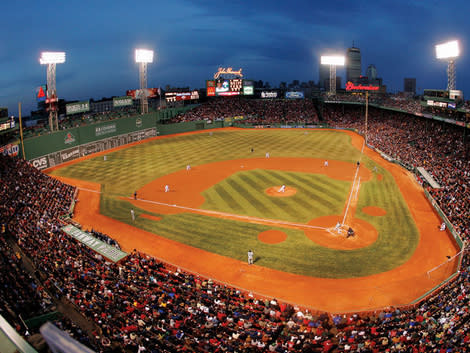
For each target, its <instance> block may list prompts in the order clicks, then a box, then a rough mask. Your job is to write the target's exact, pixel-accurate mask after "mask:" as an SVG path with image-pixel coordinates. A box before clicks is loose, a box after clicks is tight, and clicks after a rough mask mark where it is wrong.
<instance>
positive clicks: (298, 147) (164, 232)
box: [52, 129, 419, 278]
mask: <svg viewBox="0 0 470 353" xmlns="http://www.w3.org/2000/svg"><path fill="white" fill-rule="evenodd" d="M251 148H253V149H254V152H253V153H251V152H250V149H251ZM266 152H270V154H271V156H272V157H311V158H322V159H328V160H342V161H347V162H352V163H354V162H355V161H357V160H358V159H359V157H360V152H359V151H358V150H357V149H355V148H353V147H352V146H351V143H350V137H349V136H348V135H347V134H345V133H342V132H340V131H308V133H305V131H304V130H287V129H286V130H265V131H262V132H259V131H252V130H248V131H247V130H243V131H227V130H222V131H214V132H213V133H212V134H209V133H207V132H203V133H200V134H194V135H182V136H175V137H172V138H168V139H157V140H154V141H151V142H148V143H145V144H140V145H137V146H133V147H131V148H127V149H124V150H120V151H116V152H113V153H110V154H108V158H107V161H106V162H105V161H103V157H96V158H93V159H90V160H87V161H83V162H80V163H77V164H73V165H70V166H67V167H64V168H60V169H57V170H56V171H54V172H53V173H52V174H56V175H62V176H67V177H72V178H77V179H83V180H89V181H93V182H97V183H100V184H101V185H102V192H103V194H102V196H101V213H102V214H104V215H106V216H109V217H112V218H115V219H116V220H119V221H121V222H124V223H128V224H133V225H135V226H136V227H140V228H142V229H145V230H147V231H150V232H153V233H156V234H159V235H161V236H164V237H167V238H170V239H173V240H176V241H179V242H182V243H186V244H189V245H191V246H194V247H197V248H201V249H204V250H207V251H211V252H214V253H217V254H220V255H224V256H228V257H232V258H235V259H239V260H242V261H246V252H247V250H248V249H249V248H251V249H253V250H254V251H255V261H256V264H258V265H261V266H266V267H270V268H274V269H278V270H282V271H286V272H291V273H296V274H301V275H307V276H316V277H327V278H348V277H358V276H365V275H371V274H375V273H380V272H384V271H387V270H390V269H393V268H395V267H397V266H399V265H401V264H403V263H404V262H406V261H407V259H408V258H409V257H410V256H411V255H412V253H413V251H414V249H415V248H416V246H417V243H418V238H419V234H418V231H417V229H416V226H415V224H414V221H413V219H412V218H411V215H410V213H409V210H408V208H407V206H406V203H405V202H404V200H403V197H402V196H401V194H400V192H399V189H398V187H397V186H396V184H395V182H394V180H393V177H392V176H391V175H390V174H389V173H388V172H387V171H386V170H384V169H381V168H380V167H379V173H381V174H382V175H383V179H382V180H381V181H379V180H378V179H377V178H376V177H374V178H373V179H372V180H370V181H368V182H364V183H362V186H361V191H360V194H359V203H358V208H357V212H356V217H359V218H361V219H364V220H366V221H368V222H369V223H371V224H373V225H374V226H375V227H376V228H377V229H378V231H379V237H378V239H377V241H376V242H375V243H374V244H372V245H370V246H368V247H366V248H363V249H356V250H334V249H328V248H324V247H321V246H319V245H317V244H315V243H313V242H312V241H311V240H309V239H308V238H307V237H306V236H305V234H304V233H303V232H302V231H299V230H291V229H280V228H276V227H270V226H264V225H257V224H251V223H245V222H239V221H233V220H224V219H219V218H213V217H208V216H203V215H197V214H188V213H185V214H179V215H159V214H154V215H156V216H159V217H162V220H161V221H152V220H148V219H144V218H139V217H138V218H137V219H136V222H135V223H133V222H132V221H131V220H130V215H129V209H130V208H131V207H132V206H131V204H130V203H129V202H128V201H125V200H120V199H119V198H118V197H119V196H131V195H132V193H133V192H134V190H137V189H139V188H140V187H142V186H144V185H146V184H147V183H149V182H151V181H152V180H154V179H156V178H158V177H160V176H163V175H166V174H169V173H172V172H175V171H177V170H181V169H184V168H185V167H186V165H187V164H191V165H193V166H197V165H201V164H205V163H209V162H215V161H221V160H231V159H238V158H251V157H253V158H259V157H262V158H263V157H264V155H265V153H266ZM362 163H363V165H365V166H366V167H368V168H369V169H372V167H373V165H374V163H373V162H372V161H371V160H369V159H368V158H367V157H363V159H362ZM281 180H283V181H284V180H288V181H289V182H288V183H289V185H291V184H293V185H295V187H296V188H298V189H300V190H301V191H302V192H300V193H299V194H298V197H297V195H295V196H293V197H290V198H287V199H288V200H287V199H281V198H279V199H275V198H269V197H267V196H263V195H261V193H259V192H258V193H259V194H260V195H257V198H256V200H255V199H254V192H255V189H256V188H257V187H258V186H260V187H262V185H267V184H270V185H267V186H272V185H276V184H277V185H278V184H282V183H283V182H281ZM286 183H287V182H286ZM271 184H272V185H271ZM349 188H350V183H349V182H341V181H337V180H332V179H330V178H328V177H326V176H324V175H315V174H308V173H294V172H281V171H273V170H269V171H267V170H256V169H255V170H251V171H245V172H239V173H236V174H234V175H232V176H231V177H230V178H227V179H226V180H224V181H222V182H221V183H219V184H217V185H214V186H213V187H211V188H210V189H208V190H206V191H205V192H204V193H203V196H204V197H205V198H206V202H205V203H204V205H203V208H206V209H212V210H219V211H224V212H229V213H237V214H246V215H251V216H257V217H263V218H274V219H283V220H289V221H301V222H307V221H308V220H310V219H313V218H317V217H320V216H323V215H328V214H341V211H342V208H343V207H344V204H345V200H346V199H347V197H348V195H347V193H348V190H349ZM234 189H236V190H237V192H233V190H234ZM222 190H225V191H226V192H225V194H224V192H223V191H222ZM227 190H232V192H230V193H229V194H230V197H227V196H224V195H226V193H227ZM250 195H251V196H250ZM258 196H259V197H260V198H258ZM261 196H263V197H264V199H263V198H261ZM234 197H235V198H234ZM296 197H297V198H296ZM231 200H234V201H231ZM364 206H379V207H382V208H384V209H386V210H387V215H385V216H383V217H373V216H369V215H367V214H365V213H363V212H361V208H362V207H364ZM234 210H235V211H236V212H234ZM140 213H147V214H149V213H150V212H148V211H144V210H140V209H136V215H137V216H138V215H139V214H140ZM269 229H278V230H282V231H284V232H285V233H286V234H287V235H288V237H287V239H286V241H284V242H282V243H280V244H275V245H269V244H265V243H262V242H260V241H258V238H257V236H258V234H259V233H260V232H262V231H265V230H269Z"/></svg>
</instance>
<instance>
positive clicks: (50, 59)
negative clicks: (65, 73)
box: [39, 52, 65, 131]
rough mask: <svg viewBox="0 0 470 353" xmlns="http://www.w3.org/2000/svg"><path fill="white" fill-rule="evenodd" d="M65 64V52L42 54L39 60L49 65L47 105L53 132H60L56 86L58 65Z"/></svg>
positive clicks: (42, 63)
mask: <svg viewBox="0 0 470 353" xmlns="http://www.w3.org/2000/svg"><path fill="white" fill-rule="evenodd" d="M64 62H65V52H42V53H41V57H40V58H39V63H40V64H41V65H47V97H46V104H47V110H49V127H50V129H51V131H54V129H55V130H59V119H58V117H57V111H58V101H59V99H58V98H57V90H56V86H55V72H56V64H63V63H64Z"/></svg>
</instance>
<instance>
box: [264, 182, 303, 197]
mask: <svg viewBox="0 0 470 353" xmlns="http://www.w3.org/2000/svg"><path fill="white" fill-rule="evenodd" d="M280 189H281V185H279V186H271V187H270V188H267V189H266V190H264V192H265V193H266V194H267V195H269V196H272V197H288V196H292V195H295V194H296V193H297V189H296V188H293V187H291V186H286V188H285V190H284V191H279V190H280Z"/></svg>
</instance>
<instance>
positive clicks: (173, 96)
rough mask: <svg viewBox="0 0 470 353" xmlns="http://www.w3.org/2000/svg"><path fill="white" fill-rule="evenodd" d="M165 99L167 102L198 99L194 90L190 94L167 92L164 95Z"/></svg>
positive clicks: (197, 94) (197, 93)
mask: <svg viewBox="0 0 470 353" xmlns="http://www.w3.org/2000/svg"><path fill="white" fill-rule="evenodd" d="M165 99H166V101H167V102H178V101H185V100H193V99H199V92H198V91H196V90H194V91H191V92H167V93H165Z"/></svg>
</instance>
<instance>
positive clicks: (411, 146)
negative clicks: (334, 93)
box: [323, 104, 470, 239]
mask: <svg viewBox="0 0 470 353" xmlns="http://www.w3.org/2000/svg"><path fill="white" fill-rule="evenodd" d="M323 114H324V118H325V119H326V120H327V122H328V124H329V125H332V126H339V127H346V128H354V129H357V130H358V131H359V132H360V133H361V134H364V133H365V121H364V119H365V117H364V111H363V110H362V109H361V108H360V107H355V106H351V105H344V106H343V105H341V106H338V105H333V104H331V105H327V107H326V108H325V109H324V113H323ZM367 125H368V128H367V139H368V143H369V144H370V145H372V146H374V147H376V148H378V149H379V150H381V151H383V152H385V153H386V154H387V155H389V156H390V157H392V158H394V159H396V160H398V161H400V162H402V163H403V164H405V165H408V166H410V168H416V167H424V168H425V169H426V170H427V171H428V172H429V173H430V174H431V175H432V176H433V178H434V179H435V180H436V181H437V182H438V183H439V184H440V185H441V186H442V189H432V188H429V192H430V193H431V195H432V196H433V197H435V199H436V201H437V202H438V204H439V206H440V207H441V208H442V210H443V211H444V212H445V214H446V215H447V216H448V217H449V219H450V221H451V222H452V223H453V224H454V226H455V228H456V230H457V231H458V232H459V233H460V234H461V235H462V236H463V237H465V238H467V239H468V238H469V237H470V217H469V210H470V158H469V155H468V153H469V152H468V150H469V146H468V144H469V142H468V141H467V145H466V146H465V145H464V143H463V129H464V128H463V127H460V126H456V125H452V124H447V123H444V122H440V121H436V120H431V119H426V118H419V117H416V116H413V115H410V114H405V113H400V112H391V111H386V110H382V109H375V108H371V109H370V110H369V114H368V124H367Z"/></svg>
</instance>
